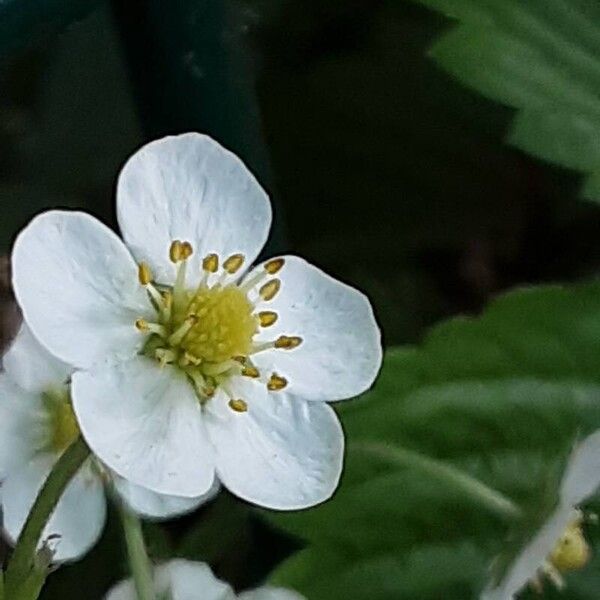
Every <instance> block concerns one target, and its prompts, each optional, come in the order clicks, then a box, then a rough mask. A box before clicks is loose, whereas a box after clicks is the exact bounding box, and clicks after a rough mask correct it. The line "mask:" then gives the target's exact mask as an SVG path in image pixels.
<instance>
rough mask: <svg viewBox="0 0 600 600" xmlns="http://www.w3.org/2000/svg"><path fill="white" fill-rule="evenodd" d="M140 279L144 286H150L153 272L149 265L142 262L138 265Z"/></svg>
mask: <svg viewBox="0 0 600 600" xmlns="http://www.w3.org/2000/svg"><path fill="white" fill-rule="evenodd" d="M138 279H139V281H140V283H141V284H142V285H148V284H149V283H150V282H151V281H152V279H153V278H152V271H151V270H150V267H149V266H148V264H147V263H145V262H141V263H140V264H139V265H138Z"/></svg>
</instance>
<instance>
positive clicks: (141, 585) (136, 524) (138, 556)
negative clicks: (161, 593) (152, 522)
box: [118, 502, 155, 600]
mask: <svg viewBox="0 0 600 600" xmlns="http://www.w3.org/2000/svg"><path fill="white" fill-rule="evenodd" d="M118 504H119V510H120V513H121V522H122V523H123V531H124V533H125V544H126V546H127V557H128V559H129V568H130V570H131V574H132V575H133V582H134V585H135V590H136V592H137V597H138V600H155V593H154V580H153V577H152V563H151V562H150V559H149V558H148V554H147V552H146V545H145V544H144V534H143V532H142V524H141V523H140V520H139V519H138V518H137V517H136V516H135V515H134V514H133V513H132V512H131V511H130V510H129V509H128V508H127V507H126V506H124V505H123V503H122V502H119V503H118Z"/></svg>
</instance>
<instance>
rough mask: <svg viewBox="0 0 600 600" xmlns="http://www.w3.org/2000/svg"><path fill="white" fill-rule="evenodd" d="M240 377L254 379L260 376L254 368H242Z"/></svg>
mask: <svg viewBox="0 0 600 600" xmlns="http://www.w3.org/2000/svg"><path fill="white" fill-rule="evenodd" d="M242 375H243V376H244V377H252V378H253V379H256V378H257V377H259V376H260V373H259V372H258V369H257V368H256V367H244V368H243V369H242Z"/></svg>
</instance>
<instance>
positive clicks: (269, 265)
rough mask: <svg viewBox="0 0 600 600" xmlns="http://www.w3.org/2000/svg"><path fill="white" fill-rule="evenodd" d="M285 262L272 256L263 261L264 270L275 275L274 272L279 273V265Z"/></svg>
mask: <svg viewBox="0 0 600 600" xmlns="http://www.w3.org/2000/svg"><path fill="white" fill-rule="evenodd" d="M284 264H285V259H283V258H273V259H271V260H269V261H268V262H266V263H265V271H266V272H267V273H269V275H275V273H279V271H281V267H283V265H284Z"/></svg>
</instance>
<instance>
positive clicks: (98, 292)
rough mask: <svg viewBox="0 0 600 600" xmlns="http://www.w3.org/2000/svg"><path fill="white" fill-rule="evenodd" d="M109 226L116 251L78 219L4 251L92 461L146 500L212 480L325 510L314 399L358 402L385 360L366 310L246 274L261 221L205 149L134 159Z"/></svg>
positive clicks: (188, 146)
mask: <svg viewBox="0 0 600 600" xmlns="http://www.w3.org/2000/svg"><path fill="white" fill-rule="evenodd" d="M117 213H118V220H119V225H120V228H121V232H122V234H123V238H124V240H125V244H126V245H125V244H123V242H121V240H120V239H119V238H118V237H117V236H116V235H115V234H113V233H112V232H111V231H110V230H109V229H108V228H107V227H105V226H104V225H102V224H101V223H100V222H99V221H97V220H96V219H94V218H92V217H90V216H89V215H86V214H83V213H77V212H62V211H51V212H48V213H45V214H42V215H40V216H38V217H37V218H35V219H34V220H33V221H32V222H31V223H30V224H29V225H28V226H27V227H26V228H25V230H24V231H23V232H22V233H21V234H20V236H19V237H18V239H17V241H16V243H15V247H14V253H13V283H14V289H15V294H16V296H17V299H18V301H19V303H20V305H21V307H22V309H23V312H24V315H25V318H26V320H27V322H28V324H29V326H30V327H31V329H32V330H33V332H34V334H35V335H36V337H37V338H38V339H39V340H40V341H41V342H42V343H43V344H44V346H46V347H47V348H48V349H49V350H50V351H51V352H52V353H53V354H54V355H55V356H57V357H59V358H60V359H62V360H64V361H66V362H69V363H70V364H74V365H76V367H77V368H78V369H79V371H78V372H76V373H75V374H74V376H73V403H74V409H75V413H76V414H77V418H78V421H79V424H80V427H81V430H82V433H83V435H84V437H85V439H86V440H87V442H88V443H89V445H90V447H91V448H92V449H93V450H94V452H95V453H96V454H97V455H98V456H99V457H100V458H101V459H102V460H103V461H104V462H105V463H106V464H107V465H108V466H109V467H110V468H112V469H113V470H114V471H116V472H117V473H119V474H120V475H122V476H123V477H125V478H127V479H128V480H130V481H132V482H134V483H136V484H139V485H142V486H144V487H147V488H150V489H153V490H155V491H156V492H160V493H166V494H176V495H180V496H194V495H199V494H202V493H204V492H205V491H206V490H207V489H208V488H209V487H210V486H211V485H212V484H213V481H214V480H215V477H217V478H218V479H220V480H221V481H222V482H223V484H224V485H225V486H226V487H227V488H229V489H230V490H231V491H232V492H234V493H235V494H237V495H238V496H240V497H242V498H244V499H246V500H249V501H251V502H254V503H256V504H260V505H263V506H267V507H271V508H275V509H295V508H303V507H307V506H311V505H313V504H316V503H318V502H321V501H323V500H325V499H327V498H328V497H329V496H330V495H331V494H332V493H333V491H334V490H335V488H336V486H337V483H338V481H339V476H340V473H341V468H342V457H343V442H344V439H343V432H342V429H341V426H340V423H339V421H338V419H337V417H336V415H335V412H334V411H333V410H332V409H331V407H329V406H328V405H327V404H325V402H326V401H335V400H341V399H344V398H349V397H352V396H356V395H358V394H359V393H361V392H363V391H365V390H366V389H368V388H369V387H370V386H371V384H372V383H373V380H374V378H375V376H376V374H377V372H378V370H379V367H380V364H381V343H380V333H379V329H378V327H377V324H376V322H375V319H374V316H373V312H372V309H371V306H370V304H369V301H368V299H367V298H366V297H365V296H364V295H363V294H361V293H359V292H358V291H356V290H354V289H353V288H351V287H349V286H347V285H344V284H342V283H340V282H338V281H336V280H334V279H332V278H331V277H329V276H327V275H325V274H324V273H323V272H322V271H320V270H319V269H317V268H315V267H313V266H311V265H310V264H308V263H306V262H305V261H304V260H302V259H300V258H297V257H294V256H286V257H281V258H276V259H272V260H270V261H267V262H265V263H263V264H261V265H259V266H258V267H256V268H254V269H252V270H250V271H249V273H247V274H245V270H246V269H247V268H248V267H249V265H251V264H252V262H253V261H254V260H255V259H256V257H257V255H258V253H259V251H260V250H261V248H262V246H263V244H264V243H265V240H266V238H267V234H268V231H269V228H270V224H271V208H270V205H269V201H268V198H267V196H266V194H265V192H264V191H263V190H262V189H261V187H260V186H259V184H258V183H257V182H256V180H255V179H254V177H253V176H252V175H251V174H250V172H249V171H248V170H247V169H246V167H245V166H244V165H243V163H242V162H241V161H240V160H239V159H238V158H237V157H235V156H234V155H233V154H231V153H230V152H228V151H226V150H224V149H223V148H222V147H221V146H219V145H218V144H217V143H216V142H214V141H212V140H211V139H210V138H207V137H206V136H203V135H200V134H193V133H191V134H185V135H181V136H176V137H168V138H165V139H162V140H159V141H156V142H153V143H150V144H148V145H147V146H145V147H143V148H142V149H141V150H140V151H139V152H137V153H136V154H134V155H133V156H132V157H131V158H130V160H129V161H128V162H127V164H126V165H125V167H124V168H123V171H122V172H121V175H120V177H119V181H118V186H117ZM315 218H318V215H315Z"/></svg>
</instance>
